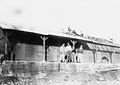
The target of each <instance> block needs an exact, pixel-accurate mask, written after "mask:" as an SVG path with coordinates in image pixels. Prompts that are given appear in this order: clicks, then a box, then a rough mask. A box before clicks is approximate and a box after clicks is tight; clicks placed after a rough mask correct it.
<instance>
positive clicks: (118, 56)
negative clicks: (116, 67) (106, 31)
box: [112, 53, 120, 64]
mask: <svg viewBox="0 0 120 85" xmlns="http://www.w3.org/2000/svg"><path fill="white" fill-rule="evenodd" d="M112 63H114V64H119V63H120V54H118V53H112Z"/></svg>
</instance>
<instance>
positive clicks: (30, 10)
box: [0, 0, 120, 44]
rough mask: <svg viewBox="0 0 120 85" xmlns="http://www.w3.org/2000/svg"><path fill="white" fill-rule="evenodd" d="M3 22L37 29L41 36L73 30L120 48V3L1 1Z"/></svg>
mask: <svg viewBox="0 0 120 85" xmlns="http://www.w3.org/2000/svg"><path fill="white" fill-rule="evenodd" d="M0 21H4V22H7V23H12V24H13V23H14V24H20V25H28V26H35V27H37V28H36V29H34V30H39V31H41V32H42V31H43V32H57V31H60V30H61V29H67V27H68V26H71V28H73V29H76V30H80V31H83V33H85V34H88V35H92V36H99V37H103V38H108V37H110V38H114V39H115V40H116V42H118V43H119V44H120V30H119V28H120V0H0ZM32 30H33V29H32Z"/></svg>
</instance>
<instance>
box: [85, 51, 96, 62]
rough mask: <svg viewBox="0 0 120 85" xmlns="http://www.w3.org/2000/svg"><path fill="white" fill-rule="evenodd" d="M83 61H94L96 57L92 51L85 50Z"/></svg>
mask: <svg viewBox="0 0 120 85" xmlns="http://www.w3.org/2000/svg"><path fill="white" fill-rule="evenodd" d="M83 63H94V57H93V52H92V51H90V50H84V54H83Z"/></svg>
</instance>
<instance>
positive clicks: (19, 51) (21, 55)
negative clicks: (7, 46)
mask: <svg viewBox="0 0 120 85" xmlns="http://www.w3.org/2000/svg"><path fill="white" fill-rule="evenodd" d="M14 54H15V60H17V61H22V60H25V44H23V43H17V44H16V46H15V48H14Z"/></svg>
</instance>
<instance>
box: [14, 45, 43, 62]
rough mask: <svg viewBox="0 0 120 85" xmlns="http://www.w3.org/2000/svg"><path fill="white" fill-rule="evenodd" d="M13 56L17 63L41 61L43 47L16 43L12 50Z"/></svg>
mask: <svg viewBox="0 0 120 85" xmlns="http://www.w3.org/2000/svg"><path fill="white" fill-rule="evenodd" d="M14 54H15V59H16V60H17V61H19V60H20V61H22V60H26V61H42V60H43V47H42V46H41V45H31V44H24V43H17V44H16V46H15V49H14Z"/></svg>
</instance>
